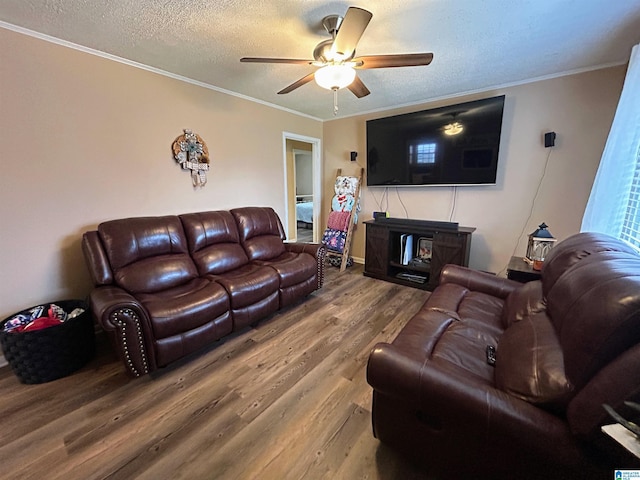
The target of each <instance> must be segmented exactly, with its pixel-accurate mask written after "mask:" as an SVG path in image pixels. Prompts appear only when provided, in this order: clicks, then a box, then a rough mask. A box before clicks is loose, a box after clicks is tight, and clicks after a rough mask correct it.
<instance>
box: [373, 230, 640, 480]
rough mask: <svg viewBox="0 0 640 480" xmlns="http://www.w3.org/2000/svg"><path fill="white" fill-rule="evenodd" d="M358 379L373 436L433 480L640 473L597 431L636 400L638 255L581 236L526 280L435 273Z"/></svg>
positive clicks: (604, 239)
mask: <svg viewBox="0 0 640 480" xmlns="http://www.w3.org/2000/svg"><path fill="white" fill-rule="evenodd" d="M487 346H492V347H495V359H496V361H495V364H494V365H493V366H492V365H490V364H489V362H488V361H487V355H486V351H487ZM367 379H368V382H369V384H370V385H371V386H372V387H373V406H372V420H373V430H374V435H375V436H376V437H377V438H378V439H379V440H380V441H381V442H383V443H384V444H388V445H390V446H392V447H393V448H395V449H397V450H399V451H400V452H402V453H404V454H406V455H408V456H409V457H411V458H412V459H413V460H415V461H416V462H418V463H420V464H422V465H423V466H424V467H425V468H426V469H427V470H428V471H430V472H433V473H435V474H437V475H438V474H439V475H442V478H460V477H462V478H581V479H582V478H613V468H625V462H631V465H632V466H633V468H638V465H637V463H635V462H636V461H637V460H634V459H632V457H631V456H630V455H629V456H628V457H627V456H625V454H626V452H625V450H624V449H623V448H622V447H621V446H619V445H617V444H615V443H614V442H613V440H612V439H610V438H608V437H605V436H604V434H603V433H602V432H601V426H602V425H604V424H607V423H614V421H613V420H612V419H611V418H610V417H609V416H608V414H607V413H606V411H605V410H604V409H603V407H602V405H603V404H605V403H606V404H609V405H611V406H612V407H613V408H614V409H616V410H617V411H619V412H621V413H622V414H623V416H627V418H629V417H633V411H632V410H631V411H630V410H629V409H628V408H627V407H625V405H624V401H625V400H631V401H635V402H637V401H638V400H639V399H640V257H639V256H638V254H637V253H636V251H634V249H633V248H631V247H629V246H627V245H626V244H625V243H623V242H621V241H618V240H616V239H614V238H611V237H608V236H605V235H601V234H594V233H580V234H577V235H574V236H572V237H569V238H568V239H566V240H564V241H563V242H560V243H559V244H558V245H557V246H556V247H555V248H554V249H552V250H551V252H550V254H549V255H548V257H547V259H546V261H545V263H544V266H543V269H542V276H541V280H538V281H534V282H530V283H526V284H519V283H516V282H514V281H511V280H508V279H504V278H499V277H496V276H492V275H490V274H486V273H482V272H478V271H472V270H470V269H466V268H464V267H459V266H454V265H449V266H446V267H445V268H444V270H443V271H442V274H441V279H440V284H439V286H438V287H437V288H436V289H435V290H434V291H433V293H432V294H431V295H430V297H429V298H428V299H427V301H426V303H425V304H424V306H423V307H422V308H421V309H420V310H419V311H418V313H417V314H416V315H415V316H413V317H412V318H411V319H410V320H409V322H408V323H407V324H406V326H405V327H404V328H403V329H402V330H401V332H400V333H399V334H398V336H397V338H396V339H395V340H394V341H393V342H391V343H379V344H377V345H376V346H375V347H374V349H373V351H372V353H371V354H370V357H369V363H368V367H367ZM636 413H637V412H636ZM618 454H620V455H619V456H618ZM627 468H629V467H628V465H627ZM438 478H439V477H438Z"/></svg>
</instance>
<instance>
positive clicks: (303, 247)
mask: <svg viewBox="0 0 640 480" xmlns="http://www.w3.org/2000/svg"><path fill="white" fill-rule="evenodd" d="M284 246H285V249H286V251H287V252H293V253H308V254H309V255H311V256H312V257H313V258H315V259H316V264H317V277H318V278H317V280H318V285H317V287H316V289H320V288H321V287H322V285H323V284H324V264H325V259H326V256H327V248H326V247H325V246H324V245H323V244H322V243H304V242H291V243H285V244H284Z"/></svg>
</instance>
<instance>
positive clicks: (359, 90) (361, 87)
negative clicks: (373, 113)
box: [347, 75, 371, 98]
mask: <svg viewBox="0 0 640 480" xmlns="http://www.w3.org/2000/svg"><path fill="white" fill-rule="evenodd" d="M347 88H348V89H349V90H350V91H351V93H353V94H354V95H355V96H356V97H358V98H362V97H366V96H367V95H369V94H370V93H371V92H370V91H369V89H368V88H367V87H366V85H365V84H364V83H362V80H360V77H358V76H357V75H356V78H355V79H354V80H353V82H351V84H350V85H349V86H347Z"/></svg>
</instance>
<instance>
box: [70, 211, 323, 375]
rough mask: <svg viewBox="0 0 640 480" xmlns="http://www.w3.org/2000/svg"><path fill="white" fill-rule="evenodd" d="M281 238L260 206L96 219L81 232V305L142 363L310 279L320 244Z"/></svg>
mask: <svg viewBox="0 0 640 480" xmlns="http://www.w3.org/2000/svg"><path fill="white" fill-rule="evenodd" d="M284 239H285V233H284V229H283V227H282V223H281V222H280V219H279V217H278V215H277V214H276V213H275V211H274V210H273V209H271V208H268V207H246V208H237V209H233V210H230V211H209V212H199V213H188V214H184V215H172V216H160V217H139V218H126V219H120V220H112V221H108V222H104V223H102V224H100V225H99V226H98V229H97V230H94V231H89V232H86V233H85V234H84V235H83V239H82V248H83V253H84V256H85V260H86V263H87V265H88V267H89V272H90V275H91V277H92V280H93V283H94V285H95V288H94V289H93V290H92V292H91V293H90V297H89V303H90V306H91V311H92V312H93V315H94V317H95V319H96V320H97V321H98V323H99V324H100V325H101V326H102V328H103V329H104V330H105V331H106V332H107V333H108V334H110V335H111V336H112V338H113V340H114V342H115V345H116V348H117V350H118V352H119V354H120V356H121V358H122V359H123V361H124V363H125V366H126V368H127V371H128V372H129V373H130V374H131V375H133V376H140V375H143V374H146V373H149V372H151V371H153V370H156V369H157V368H158V367H163V366H166V365H168V364H170V363H171V362H173V361H175V360H178V359H180V358H182V357H184V356H186V355H188V354H190V353H192V352H195V351H197V350H199V349H200V348H202V347H204V346H206V345H209V344H211V343H212V342H214V341H216V340H218V339H220V338H222V337H224V336H225V335H228V334H230V333H232V332H235V331H237V330H240V329H242V328H245V327H246V326H248V325H253V324H255V323H256V322H258V321H259V320H261V319H263V318H265V317H267V316H269V315H271V314H272V313H274V312H276V311H277V310H278V309H280V308H283V307H286V306H287V305H290V304H292V303H294V302H296V301H298V300H299V299H301V298H303V297H305V296H306V295H308V294H310V293H311V292H313V291H314V290H316V289H319V288H320V287H321V286H322V283H323V281H324V257H325V248H324V247H323V246H322V245H320V244H311V243H285V242H284Z"/></svg>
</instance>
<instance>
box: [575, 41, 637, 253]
mask: <svg viewBox="0 0 640 480" xmlns="http://www.w3.org/2000/svg"><path fill="white" fill-rule="evenodd" d="M581 230H582V231H587V232H601V233H606V234H609V235H612V236H614V237H618V238H620V239H622V240H625V241H627V242H629V243H630V244H631V245H635V246H636V247H638V248H640V44H638V45H636V46H634V47H633V50H632V51H631V58H630V59H629V67H628V68H627V76H626V77H625V80H624V86H623V88H622V93H621V94H620V100H619V101H618V108H617V109H616V114H615V117H614V119H613V124H612V125H611V130H610V131H609V136H608V138H607V143H606V145H605V147H604V152H603V153H602V158H601V160H600V165H599V167H598V172H597V173H596V178H595V180H594V182H593V187H592V189H591V194H590V196H589V201H588V203H587V208H586V209H585V212H584V216H583V218H582V228H581Z"/></svg>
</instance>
